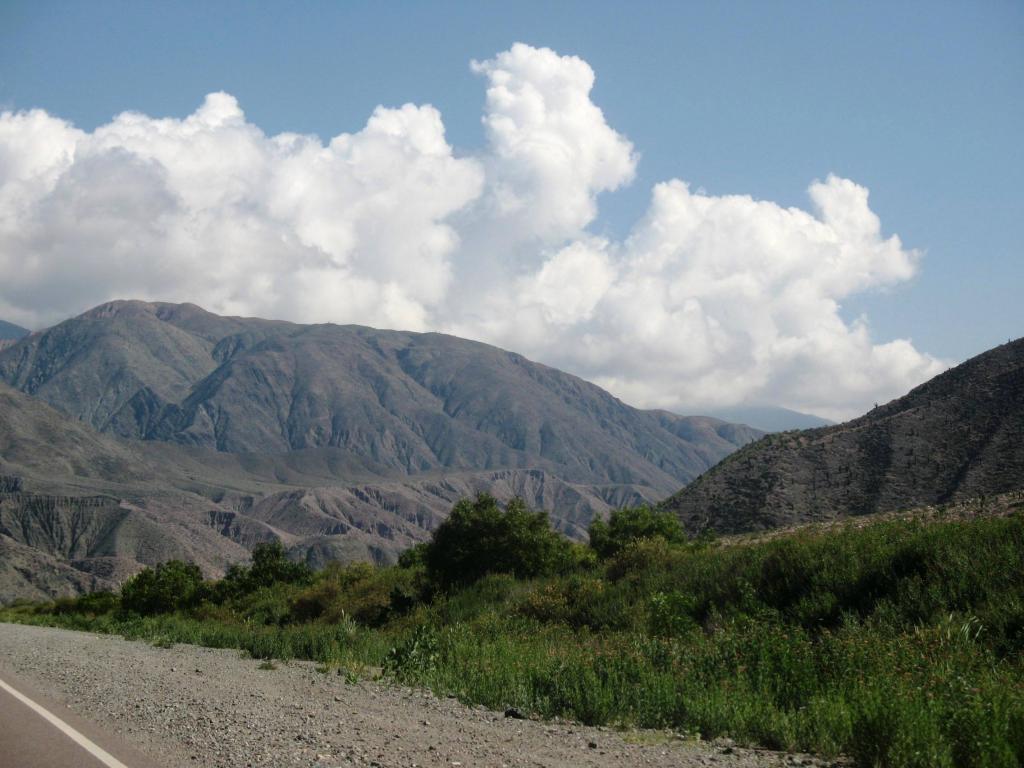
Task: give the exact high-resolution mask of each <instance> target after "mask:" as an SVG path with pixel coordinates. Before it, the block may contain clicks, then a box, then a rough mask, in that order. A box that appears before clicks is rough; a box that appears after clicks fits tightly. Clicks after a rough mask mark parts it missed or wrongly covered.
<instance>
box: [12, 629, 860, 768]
mask: <svg viewBox="0 0 1024 768" xmlns="http://www.w3.org/2000/svg"><path fill="white" fill-rule="evenodd" d="M262 666H267V665H261V662H259V661H255V660H253V659H247V658H242V657H241V656H240V655H239V654H238V652H236V651H227V650H214V649H209V648H198V647H195V646H188V645H176V646H174V647H173V648H157V647H153V646H150V645H148V644H146V643H143V642H137V641H128V640H124V639H122V638H119V637H111V636H106V635H93V634H89V633H84V632H71V631H68V630H61V629H52V628H47V627H29V626H21V625H15V624H0V676H2V671H3V669H5V668H6V669H8V670H10V671H11V672H13V673H14V674H16V675H18V676H19V677H21V678H23V679H24V680H26V681H27V682H28V683H30V684H32V685H34V686H36V687H37V688H39V689H40V690H43V691H46V692H47V693H49V694H50V695H52V696H53V697H54V698H56V699H58V700H60V701H62V702H63V703H65V704H67V705H68V706H69V707H70V708H71V709H72V710H73V711H75V712H76V713H77V714H79V715H81V716H82V717H85V718H87V719H90V720H92V721H93V722H95V723H97V724H98V725H100V726H101V727H104V728H105V729H106V730H108V731H112V732H115V733H117V734H119V735H121V736H122V737H124V738H125V739H126V740H127V741H129V742H130V743H133V744H134V745H136V746H137V747H138V748H139V749H140V750H141V751H143V752H145V753H147V754H148V755H152V756H153V765H154V766H160V768H180V767H181V766H210V767H211V768H248V767H249V766H252V767H253V768H255V767H256V766H274V767H275V768H286V767H291V766H302V767H303V768H335V767H336V766H337V767H340V766H379V767H380V768H413V766H423V767H424V768H427V767H430V768H433V767H434V766H449V767H451V768H458V767H459V766H465V767H466V768H470V767H471V766H472V767H474V768H475V767H476V766H494V767H495V768H497V767H498V766H502V767H504V768H536V767H538V766H543V767H544V768H568V767H569V766H573V767H574V768H575V767H576V766H580V767H581V768H583V767H586V768H605V767H609V768H610V767H611V766H616V767H618V766H659V767H660V766H682V767H683V768H689V767H690V766H716V767H717V768H768V767H769V766H795V765H804V766H819V767H821V766H832V765H842V764H843V763H837V762H834V761H826V760H819V759H817V758H814V757H811V756H808V755H793V754H781V753H777V752H768V751H764V750H752V749H744V748H740V747H738V746H735V745H733V744H732V743H731V742H728V741H717V742H710V743H709V742H697V741H690V740H683V739H680V738H677V737H675V736H673V734H671V733H666V732H658V731H625V732H624V731H618V730H614V729H608V728H591V727H586V726H581V725H578V724H575V723H566V722H543V721H534V720H529V719H522V720H521V719H516V718H513V717H505V715H504V713H501V712H492V711H489V710H486V709H483V708H479V707H467V706H465V705H463V704H461V703H459V702H458V701H455V700H454V699H439V698H437V697H435V696H434V695H433V694H431V693H429V692H425V691H419V690H412V689H408V688H403V687H398V686H392V685H387V684H383V683H379V682H369V681H362V682H355V683H351V682H346V680H345V678H344V677H340V676H338V675H336V674H327V673H323V672H319V671H317V669H316V666H315V665H314V664H310V663H306V662H290V663H288V664H283V663H280V662H276V663H275V668H274V669H267V668H261V667H262Z"/></svg>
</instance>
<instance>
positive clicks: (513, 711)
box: [505, 707, 526, 720]
mask: <svg viewBox="0 0 1024 768" xmlns="http://www.w3.org/2000/svg"><path fill="white" fill-rule="evenodd" d="M505 717H511V718H512V719H513V720H525V719H526V715H524V714H523V713H522V712H520V711H519V709H517V708H516V707H509V708H508V709H506V710H505Z"/></svg>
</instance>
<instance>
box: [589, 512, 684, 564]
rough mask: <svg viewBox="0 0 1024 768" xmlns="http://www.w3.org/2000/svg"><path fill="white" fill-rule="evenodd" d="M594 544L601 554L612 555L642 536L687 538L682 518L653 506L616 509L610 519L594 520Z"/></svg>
mask: <svg viewBox="0 0 1024 768" xmlns="http://www.w3.org/2000/svg"><path fill="white" fill-rule="evenodd" d="M589 533H590V546H591V547H592V548H593V550H594V551H595V552H596V553H597V555H598V557H600V558H601V559H605V558H608V557H612V556H613V555H615V554H617V553H618V552H619V551H620V550H622V549H623V548H624V547H625V546H626V545H627V544H629V543H631V542H634V541H639V540H640V539H655V538H657V539H664V540H665V541H667V542H669V543H679V542H683V541H685V540H686V534H685V533H683V527H682V526H681V525H680V524H679V519H678V518H677V517H676V516H675V515H674V514H673V513H671V512H663V511H660V510H657V509H651V508H650V507H633V508H623V509H616V510H615V511H614V512H612V513H611V516H610V517H609V518H608V522H605V521H604V520H594V522H592V523H591V524H590V530H589Z"/></svg>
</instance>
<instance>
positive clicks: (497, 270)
mask: <svg viewBox="0 0 1024 768" xmlns="http://www.w3.org/2000/svg"><path fill="white" fill-rule="evenodd" d="M472 68H473V70H474V71H475V72H477V73H478V74H479V75H481V76H482V77H483V78H485V80H486V83H487V93H486V105H485V111H484V117H483V122H484V126H485V130H486V137H487V141H486V145H485V147H483V148H482V149H481V150H480V151H479V152H476V153H473V154H471V155H470V156H457V155H455V154H454V153H453V151H452V148H451V147H450V146H449V145H448V143H447V141H446V140H445V133H444V125H443V123H442V120H441V115H440V114H439V113H438V111H437V110H436V109H434V108H433V107H431V106H429V105H425V106H415V105H411V104H406V105H404V106H402V107H400V108H395V109H389V108H384V107H378V108H377V110H375V112H374V113H373V115H372V116H371V117H370V119H369V120H368V121H367V123H366V125H365V126H364V127H363V128H362V129H361V130H360V131H358V132H356V133H352V134H347V133H346V134H341V135H339V136H336V137H334V138H333V139H331V140H330V141H329V142H328V143H326V144H324V143H323V142H322V141H321V140H319V139H318V138H316V137H311V136H301V135H296V134H281V135H277V136H267V135H265V134H264V133H263V132H262V131H261V130H260V129H259V128H258V127H256V126H254V125H253V124H251V123H249V122H248V121H247V120H246V118H245V115H244V113H243V112H242V110H241V109H240V108H239V105H238V104H237V102H236V101H235V99H234V98H233V97H231V96H230V95H228V94H225V93H214V94H210V95H209V96H207V97H206V100H205V101H204V102H203V104H202V105H201V106H200V107H199V109H197V110H196V112H195V113H193V114H192V115H189V116H188V117H186V118H184V119H173V118H165V119H155V118H152V117H148V116H146V115H141V114H136V113H125V114H122V115H119V116H117V117H116V118H114V120H113V121H112V122H110V123H109V124H107V125H104V126H101V127H99V128H97V129H96V130H95V131H92V132H84V131H80V130H78V129H76V128H75V127H74V126H71V125H69V124H68V123H66V122H65V121H63V120H61V119H59V118H58V117H55V116H52V115H49V114H47V113H46V112H43V111H41V110H32V111H29V112H14V113H11V112H7V113H3V114H2V115H0V275H2V276H3V280H2V281H0V317H3V318H4V319H7V320H11V321H14V322H20V323H22V324H25V325H29V326H40V325H44V324H47V323H50V322H53V321H56V320H58V319H61V318H62V317H66V316H67V315H69V314H72V313H75V312H77V311H80V310H83V309H85V308H87V307H89V306H93V305H95V304H98V303H101V302H103V301H106V300H109V299H112V298H121V297H136V298H145V299H153V300H168V301H193V302H197V303H199V304H202V305H204V306H206V307H207V308H209V309H211V310H213V311H217V312H226V313H232V314H252V315H263V316H273V317H283V318H289V319H294V320H299V321H334V322H359V323H365V324H370V325H377V326H383V327H396V328H407V329H413V330H424V329H441V330H448V331H451V332H454V333H458V334H460V335H464V336H470V337H474V338H479V339H483V340H485V341H491V342H494V343H498V344H501V345H503V346H506V347H509V348H512V349H516V350H517V351H521V352H523V353H525V354H527V355H530V356H533V357H535V358H537V359H540V360H543V361H545V362H548V363H550V364H553V365H557V366H560V367H563V368H566V369H568V370H571V371H574V372H576V373H579V374H581V375H583V376H585V377H587V378H589V379H592V380H594V381H597V382H598V383H600V384H602V385H604V386H606V387H607V388H609V389H610V390H611V391H612V392H614V393H615V394H618V395H619V396H621V397H623V398H624V399H626V400H627V401H629V402H632V403H635V404H638V405H643V406H651V407H665V408H671V409H675V410H688V411H693V410H699V409H702V408H711V407H716V406H725V405H731V404H736V403H742V402H757V403H775V404H779V405H784V406H788V407H792V408H797V409H802V410H809V411H813V412H816V413H820V414H822V415H826V416H833V417H843V416H847V415H851V414H853V413H855V412H857V411H859V410H863V409H864V408H865V407H867V406H869V405H870V403H871V402H873V401H880V400H884V399H886V398H888V397H891V396H894V395H898V394H901V393H902V392H904V391H906V390H907V389H909V388H910V387H911V386H913V385H914V384H917V383H919V382H920V381H922V380H924V379H926V378H928V377H930V376H932V375H934V374H935V373H937V372H938V371H939V370H941V368H942V367H943V364H942V363H941V362H940V361H938V360H935V359H934V358H932V357H930V356H928V355H926V354H923V353H921V352H919V351H918V350H916V349H915V348H914V347H913V345H912V344H911V343H910V342H909V341H906V340H896V341H890V342H888V343H878V342H876V341H875V340H873V339H872V337H871V334H870V332H869V328H868V325H867V322H866V320H863V319H862V320H858V321H857V322H854V323H852V324H851V323H847V322H845V321H844V320H843V319H842V317H841V315H840V312H839V310H840V307H841V304H842V301H843V300H844V299H846V298H848V297H850V296H852V295H854V294H856V293H859V292H863V291H868V290H874V289H877V288H880V287H884V286H888V285H893V284H896V283H899V282H901V281H905V280H907V279H909V278H911V277H912V276H913V275H914V273H915V270H916V268H917V262H918V255H917V254H916V253H915V252H913V251H909V250H907V249H905V248H904V247H903V246H902V244H901V243H900V241H899V239H898V238H897V237H895V236H893V237H889V238H885V237H883V236H882V234H881V228H880V223H879V220H878V217H877V216H876V215H875V214H874V213H873V212H872V211H871V209H870V207H869V205H868V191H867V190H866V189H865V188H863V187H861V186H859V185H857V184H855V183H853V182H852V181H849V180H845V179H840V178H836V177H834V176H830V177H828V178H827V179H826V180H825V181H824V182H815V183H814V184H812V185H811V187H810V189H809V194H810V200H811V203H812V207H811V209H810V211H803V210H798V209H793V208H782V207H780V206H778V205H776V204H774V203H771V202H767V201H757V200H753V199H751V198H749V197H745V196H738V195H737V196H724V197H714V196H709V195H704V194H698V193H694V192H692V191H691V190H690V188H689V187H688V186H687V185H686V184H685V183H684V182H682V181H678V180H672V181H668V182H665V183H662V184H659V185H657V186H656V187H655V188H654V191H653V194H652V198H651V204H650V207H649V209H648V211H647V213H646V215H645V216H644V217H643V219H642V220H641V221H639V222H638V223H637V225H636V226H635V227H634V229H633V232H632V233H631V235H630V236H629V237H628V238H627V239H626V240H625V241H623V242H610V241H607V240H605V239H602V238H598V237H595V236H594V235H593V234H591V233H589V232H588V230H587V227H588V225H590V224H591V223H592V222H593V221H594V219H595V217H596V216H597V200H598V196H599V195H600V194H601V193H603V192H609V191H612V190H615V189H616V188H618V187H620V186H622V185H624V184H628V183H629V182H630V181H632V179H633V176H634V172H635V168H636V162H637V157H636V154H635V152H634V149H633V146H632V145H631V144H630V143H629V141H628V140H626V139H625V138H624V137H623V136H621V135H620V134H618V133H617V132H615V130H614V129H612V128H611V127H610V126H609V125H608V123H607V121H606V120H605V117H604V115H603V114H602V112H601V110H600V109H599V108H598V107H597V106H596V105H595V104H594V103H593V102H592V101H591V98H590V92H591V89H592V87H593V84H594V73H593V70H591V68H590V66H589V65H588V64H587V63H586V62H585V61H583V60H581V59H579V58H576V57H570V56H559V55H558V54H556V53H555V52H553V51H551V50H548V49H537V48H532V47H530V46H527V45H522V44H517V45H515V46H513V47H512V48H511V49H510V50H508V51H506V52H504V53H500V54H498V55H497V56H496V57H495V58H494V59H492V60H489V61H485V62H473V64H472Z"/></svg>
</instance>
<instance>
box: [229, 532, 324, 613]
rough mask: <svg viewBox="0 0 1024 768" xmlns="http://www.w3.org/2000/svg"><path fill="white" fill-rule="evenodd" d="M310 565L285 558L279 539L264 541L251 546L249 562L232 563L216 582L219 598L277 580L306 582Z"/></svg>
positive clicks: (275, 582) (247, 591) (248, 590)
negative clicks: (243, 563)
mask: <svg viewBox="0 0 1024 768" xmlns="http://www.w3.org/2000/svg"><path fill="white" fill-rule="evenodd" d="M312 578H313V571H312V569H311V568H310V567H309V566H308V565H306V564H305V563H296V562H294V561H292V560H289V559H288V556H287V554H286V553H285V549H284V545H283V544H281V542H280V541H271V542H263V543H260V544H257V545H256V546H255V547H253V548H252V564H251V565H249V566H244V565H232V566H231V567H230V568H228V572H227V573H226V574H225V575H224V579H223V580H222V581H221V582H220V584H218V592H219V597H220V599H221V600H223V599H225V598H230V597H240V596H242V595H248V594H251V593H253V592H255V591H256V590H258V589H262V588H265V587H273V586H274V585H276V584H308V583H309V582H310V581H311V580H312Z"/></svg>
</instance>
